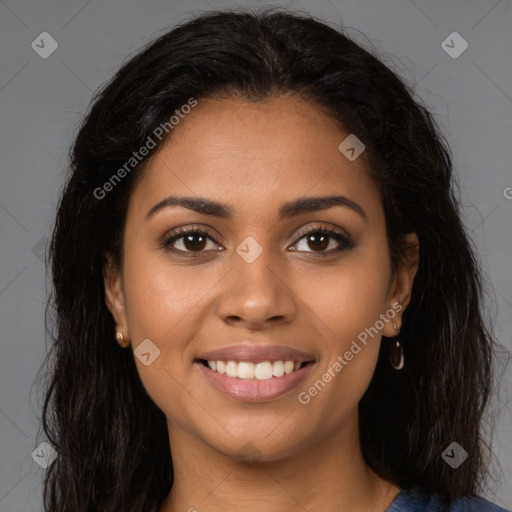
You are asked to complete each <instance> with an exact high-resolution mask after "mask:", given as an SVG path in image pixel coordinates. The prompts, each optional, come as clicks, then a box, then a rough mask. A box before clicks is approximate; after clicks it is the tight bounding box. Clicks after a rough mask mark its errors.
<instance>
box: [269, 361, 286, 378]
mask: <svg viewBox="0 0 512 512" xmlns="http://www.w3.org/2000/svg"><path fill="white" fill-rule="evenodd" d="M272 370H273V371H272V373H273V374H274V377H282V376H283V375H284V363H283V361H274V364H273V365H272Z"/></svg>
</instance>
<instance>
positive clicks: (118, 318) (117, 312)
mask: <svg viewBox="0 0 512 512" xmlns="http://www.w3.org/2000/svg"><path fill="white" fill-rule="evenodd" d="M103 283H104V286H105V302H106V304H107V307H108V309H109V311H110V313H111V314H112V317H113V318H114V322H115V324H116V329H117V330H119V331H121V332H122V333H123V334H124V336H125V337H127V336H128V332H129V331H128V322H127V318H126V308H125V299H124V292H123V282H122V275H121V271H120V269H119V268H118V266H117V265H116V264H115V263H114V261H113V259H112V257H111V255H107V256H106V257H105V261H104V264H103Z"/></svg>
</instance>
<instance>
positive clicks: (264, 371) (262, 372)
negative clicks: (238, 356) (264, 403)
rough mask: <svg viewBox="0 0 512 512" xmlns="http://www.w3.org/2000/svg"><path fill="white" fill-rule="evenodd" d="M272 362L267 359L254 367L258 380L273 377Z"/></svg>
mask: <svg viewBox="0 0 512 512" xmlns="http://www.w3.org/2000/svg"><path fill="white" fill-rule="evenodd" d="M272 375H273V374H272V363H271V362H269V361H265V362H263V363H258V364H257V365H256V366H255V367H254V376H255V377H256V378H257V379H258V380H267V379H271V378H272Z"/></svg>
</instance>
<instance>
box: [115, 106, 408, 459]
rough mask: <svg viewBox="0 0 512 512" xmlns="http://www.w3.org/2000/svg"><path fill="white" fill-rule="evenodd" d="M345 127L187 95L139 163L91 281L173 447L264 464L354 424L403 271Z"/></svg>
mask: <svg viewBox="0 0 512 512" xmlns="http://www.w3.org/2000/svg"><path fill="white" fill-rule="evenodd" d="M348 135H349V134H348V133H344V132H342V131H340V129H339V127H337V125H336V124H335V123H334V122H333V121H332V120H330V119H327V118H325V117H324V116H322V115H321V114H320V113H319V112H318V111H317V110H316V109H315V107H314V106H312V105H311V104H309V103H306V102H304V101H303V100H301V99H299V98H297V97H292V96H283V97H280V98H278V99H274V100H271V101H269V102H267V103H248V102H247V103H244V102H242V101H240V100H235V99H233V100H200V101H199V103H198V106H197V107H195V109H193V111H192V112H191V113H190V114H188V115H187V116H186V117H185V118H184V119H182V120H181V121H180V123H179V124H178V125H177V126H176V127H175V128H174V130H173V132H172V134H171V137H170V138H169V139H168V141H167V142H166V143H165V144H164V145H163V146H162V147H161V148H160V150H159V151H158V152H157V153H156V154H155V155H154V156H153V157H152V158H151V160H150V161H149V162H148V166H147V168H146V170H145V171H144V175H143V177H142V180H141V181H140V182H139V184H138V185H137V187H136V188H135V190H134V192H133V194H132V196H131V199H130V203H129V208H128V213H127V222H126V226H125V232H124V250H125V256H124V268H123V269H122V272H121V273H117V271H116V270H115V269H110V270H107V274H106V280H105V284H106V295H107V303H108V305H109V308H110V310H111V312H112V313H113V315H114V318H115V320H116V324H117V327H118V328H119V329H122V330H124V331H125V334H129V337H130V339H131V343H132V349H134V350H135V355H136V356H137V357H136V358H135V362H136V365H137V369H138V371H139V373H140V377H141V379H142V382H143V384H144V386H145V388H146V390H147V392H148V393H149V395H150V396H151V398H152V399H153V400H154V402H155V403H156V404H157V405H158V407H160V409H161V410H162V411H163V412H164V413H165V415H166V417H167V420H168V426H169V432H170V437H171V444H172V439H173V436H188V437H189V438H190V439H194V442H196V443H197V442H200V443H202V444H203V445H204V446H205V449H206V447H209V448H208V449H214V450H216V451H217V452H221V453H224V454H227V455H229V456H232V457H244V456H245V457H247V456H248V454H249V455H250V452H252V453H254V454H255V456H256V457H257V458H260V459H263V460H276V459H278V458H281V457H285V456H287V455H291V454H293V453H299V452H300V451H302V450H304V449H307V448H308V447H311V448H312V447H314V446H316V445H318V444H319V443H320V442H321V441H323V440H325V439H333V436H347V439H349V438H351V437H353V435H355V432H356V431H357V405H358V402H359V400H360V399H361V397H362V395H363V393H364V392H365V390H366V388H367V386H368V384H369V383H370V380H371V378H372V374H373V372H374V369H375V365H376V361H377V356H378V352H379V345H380V342H381V336H382V335H385V336H394V335H396V333H397V331H396V330H395V328H394V327H393V323H392V322H393V321H394V322H395V325H396V326H397V327H399V326H400V325H401V315H402V313H403V310H402V312H399V310H400V309H401V307H400V306H398V305H397V303H400V304H402V306H403V307H405V306H406V305H407V303H408V301H409V294H410V290H411V286H412V279H413V278H414V274H415V271H416V266H415V265H414V264H413V263H411V264H410V265H409V266H406V267H403V268H401V269H400V270H399V271H398V272H397V273H396V274H394V275H392V273H391V266H390V259H389V252H388V245H387V240H386V231H385V218H384V212H383V207H382V204H381V201H380V198H379V193H378V189H377V188H376V186H375V185H374V183H373V181H372V180H371V179H370V177H369V175H368V171H367V167H366V165H365V161H364V156H365V155H364V152H363V153H362V154H361V156H359V157H358V158H356V159H355V160H352V161H351V160H349V159H348V158H347V157H346V156H345V155H344V154H343V153H342V152H341V151H340V149H339V148H338V146H339V145H340V143H341V142H342V141H343V140H344V139H345V138H346V137H347V136H348ZM350 153H351V152H349V153H347V154H349V155H350ZM170 196H173V197H175V198H181V199H183V198H189V199H188V201H189V203H188V206H189V207H186V206H184V205H176V204H174V205H172V204H171V202H170V201H169V202H168V203H167V205H166V203H165V202H164V203H162V202H163V201H165V200H166V198H169V197H170ZM334 196H337V197H338V199H337V200H332V201H330V202H328V201H324V198H332V197H334ZM315 198H323V199H322V200H321V201H317V202H315V201H312V200H313V199H315ZM340 198H341V199H340ZM343 198H344V199H343ZM200 199H201V200H202V201H204V203H199V200H200ZM105 200H108V198H107V199H105ZM210 202H211V203H215V206H209V203H210ZM156 205H159V206H158V207H157V208H155V206H156ZM194 205H195V206H194ZM201 205H202V206H201ZM217 205H219V206H217ZM199 206H201V208H199ZM196 210H202V211H196ZM221 213H222V215H221ZM180 229H181V230H183V229H187V230H188V229H190V230H192V231H193V230H194V229H199V230H201V231H204V232H206V234H202V233H199V234H197V233H196V234H193V233H192V234H191V233H183V232H181V233H180V232H178V230H180ZM305 229H307V231H304V230H305ZM321 229H323V230H328V231H326V232H325V233H322V232H320V233H318V232H317V230H321ZM329 230H330V231H329ZM173 238H174V239H173ZM393 304H395V307H394V308H393ZM370 333H371V334H370ZM365 334H366V336H365ZM141 343H143V344H142V345H140V344H141ZM139 345H140V347H139V349H137V347H138V346H139ZM235 346H236V347H235ZM220 349H225V350H226V352H223V353H219V354H208V353H210V352H214V351H218V350H220ZM203 359H209V360H215V361H223V362H224V363H225V364H226V366H227V371H228V375H226V374H224V375H223V374H221V373H219V372H218V371H214V370H212V369H210V368H208V367H207V364H205V363H204V362H202V360H203ZM228 361H234V363H233V362H231V363H228ZM279 361H283V363H280V362H279ZM286 361H292V362H293V363H294V364H293V365H291V363H288V364H286ZM240 362H241V364H239V363H240ZM295 363H297V365H295ZM298 363H306V364H305V366H303V367H302V368H300V369H298V370H297V371H293V372H291V373H284V375H281V374H282V373H283V371H288V372H289V371H290V367H291V366H293V368H295V367H296V366H297V367H298V366H299V364H298ZM215 365H216V366H217V370H219V369H222V366H223V365H222V363H221V364H219V363H215ZM215 365H213V366H214V367H215ZM274 374H275V375H274ZM229 375H231V376H229ZM279 375H281V376H279ZM269 377H270V378H269ZM315 383H316V384H315Z"/></svg>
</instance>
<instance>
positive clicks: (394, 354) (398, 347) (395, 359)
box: [389, 322, 404, 370]
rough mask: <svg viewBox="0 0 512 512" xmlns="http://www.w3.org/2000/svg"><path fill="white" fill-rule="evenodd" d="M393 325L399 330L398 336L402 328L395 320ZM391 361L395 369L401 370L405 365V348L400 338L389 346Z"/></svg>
mask: <svg viewBox="0 0 512 512" xmlns="http://www.w3.org/2000/svg"><path fill="white" fill-rule="evenodd" d="M393 327H394V328H395V329H397V330H398V333H397V336H398V334H400V329H398V327H397V326H396V325H395V322H393ZM389 362H390V363H391V366H392V367H393V368H394V369H395V370H401V369H402V368H403V367H404V349H403V347H402V344H401V343H400V340H398V339H397V340H395V341H393V342H392V343H391V345H390V346H389Z"/></svg>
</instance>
